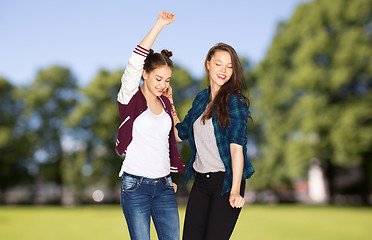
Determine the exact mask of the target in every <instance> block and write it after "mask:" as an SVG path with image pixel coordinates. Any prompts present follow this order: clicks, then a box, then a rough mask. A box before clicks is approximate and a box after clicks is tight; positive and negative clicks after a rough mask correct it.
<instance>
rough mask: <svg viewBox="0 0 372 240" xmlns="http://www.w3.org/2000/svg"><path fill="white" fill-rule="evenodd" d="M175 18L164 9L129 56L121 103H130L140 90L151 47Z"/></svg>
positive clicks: (122, 86)
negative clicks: (145, 63) (144, 65)
mask: <svg viewBox="0 0 372 240" xmlns="http://www.w3.org/2000/svg"><path fill="white" fill-rule="evenodd" d="M174 20H175V17H174V14H171V13H167V12H166V11H162V12H161V13H160V14H159V16H158V19H157V21H156V23H155V25H154V26H153V27H152V29H151V30H150V32H149V33H148V34H147V35H146V36H145V37H144V38H143V40H142V41H141V43H140V44H139V45H138V46H137V47H136V48H135V49H134V51H133V53H132V56H131V57H130V58H129V61H128V65H127V67H126V69H125V71H124V74H123V76H122V77H121V88H120V91H119V94H118V101H119V102H120V103H121V104H128V102H129V101H130V99H131V98H132V96H133V95H134V94H135V93H136V92H137V91H138V87H139V84H140V81H141V76H142V71H143V64H144V61H145V59H146V57H147V55H148V54H149V52H150V51H149V50H150V48H151V47H152V45H153V44H154V42H155V39H156V37H157V36H158V35H159V33H160V32H161V30H162V29H163V28H164V27H165V26H166V25H168V24H170V23H172V22H173V21H174Z"/></svg>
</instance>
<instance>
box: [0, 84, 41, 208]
mask: <svg viewBox="0 0 372 240" xmlns="http://www.w3.org/2000/svg"><path fill="white" fill-rule="evenodd" d="M16 90H17V89H16V88H15V87H14V86H13V85H11V84H10V83H9V82H8V81H6V80H5V79H4V78H0V115H1V118H0V191H5V190H6V189H8V188H10V187H14V186H15V185H17V184H20V183H24V182H27V181H29V173H28V170H27V166H26V164H25V159H26V158H27V156H28V155H29V154H30V150H31V149H30V146H31V142H32V141H33V140H34V138H33V137H32V135H29V134H27V133H26V132H25V131H24V128H23V125H22V122H21V120H20V118H19V114H20V113H21V111H22V109H23V107H24V105H23V104H22V101H21V100H20V99H17V97H16ZM0 201H1V199H0Z"/></svg>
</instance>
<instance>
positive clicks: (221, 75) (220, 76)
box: [217, 74, 226, 80]
mask: <svg viewBox="0 0 372 240" xmlns="http://www.w3.org/2000/svg"><path fill="white" fill-rule="evenodd" d="M217 77H218V78H219V79H222V80H225V79H226V75H223V74H217Z"/></svg>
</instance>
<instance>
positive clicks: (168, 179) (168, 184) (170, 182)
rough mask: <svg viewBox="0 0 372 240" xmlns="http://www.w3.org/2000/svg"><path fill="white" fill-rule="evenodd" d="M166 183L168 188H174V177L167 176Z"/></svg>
mask: <svg viewBox="0 0 372 240" xmlns="http://www.w3.org/2000/svg"><path fill="white" fill-rule="evenodd" d="M165 185H166V186H167V187H168V188H171V189H173V182H172V178H171V177H170V176H169V177H167V178H166V181H165Z"/></svg>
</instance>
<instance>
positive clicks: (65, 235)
mask: <svg viewBox="0 0 372 240" xmlns="http://www.w3.org/2000/svg"><path fill="white" fill-rule="evenodd" d="M179 210H180V219H181V231H182V223H183V217H184V214H185V208H184V207H180V209H179ZM371 227H372V208H364V207H328V206H298V205H277V206H264V205H246V206H244V208H243V211H242V213H241V215H240V217H239V220H238V223H237V225H236V227H235V230H234V233H233V235H232V237H231V239H239V240H240V239H260V240H282V239H283V240H284V239H285V240H292V239H293V240H323V239H324V240H333V239H337V240H343V239H345V240H346V239H347V240H350V239H357V240H367V239H369V240H370V239H372V234H371V232H370V231H369V230H370V229H371ZM0 239H4V240H23V239H27V240H30V239H35V240H50V239H54V240H59V239H63V240H67V239H69V240H70V239H78V240H81V239H88V240H96V239H110V240H115V239H117V240H123V239H129V233H128V230H127V227H126V223H125V220H124V217H123V214H122V211H121V207H120V205H119V204H118V205H117V206H104V205H102V206H101V205H97V206H87V207H76V208H63V207H0ZM151 239H157V237H156V233H155V230H154V228H153V227H152V232H151Z"/></svg>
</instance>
